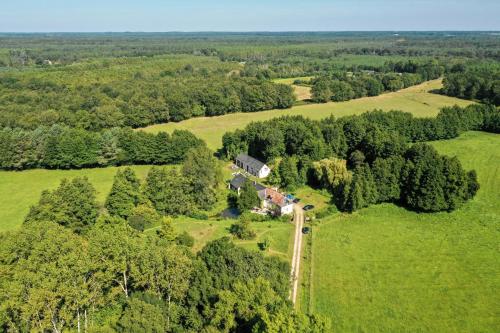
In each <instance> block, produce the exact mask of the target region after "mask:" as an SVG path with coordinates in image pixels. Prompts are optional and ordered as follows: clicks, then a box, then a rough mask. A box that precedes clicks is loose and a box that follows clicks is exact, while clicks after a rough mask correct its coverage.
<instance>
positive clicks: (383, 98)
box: [143, 80, 471, 149]
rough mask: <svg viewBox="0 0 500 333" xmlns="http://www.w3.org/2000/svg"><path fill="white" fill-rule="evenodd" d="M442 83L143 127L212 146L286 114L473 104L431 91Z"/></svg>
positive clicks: (422, 110)
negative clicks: (185, 133)
mask: <svg viewBox="0 0 500 333" xmlns="http://www.w3.org/2000/svg"><path fill="white" fill-rule="evenodd" d="M440 87H441V81H440V80H434V81H429V82H426V83H423V84H421V85H418V86H414V87H411V88H407V89H404V90H401V91H398V92H393V93H387V94H383V95H380V96H376V97H365V98H360V99H355V100H351V101H348V102H340V103H334V102H332V103H326V104H308V105H300V106H294V107H292V108H291V109H286V110H271V111H262V112H251V113H233V114H227V115H223V116H218V117H200V118H191V119H188V120H185V121H182V122H179V123H166V124H159V125H153V126H149V127H146V128H143V130H144V131H146V132H151V133H157V132H160V131H167V132H172V131H173V130H175V129H187V130H189V131H191V132H193V133H194V134H196V135H197V136H198V137H200V138H202V139H203V140H205V141H206V142H207V144H208V146H209V147H210V148H212V149H217V148H220V147H221V146H222V141H221V140H222V136H223V135H224V133H226V132H227V131H232V130H235V129H237V128H244V127H245V126H246V125H248V124H249V123H250V122H252V121H261V120H268V119H271V118H275V117H279V116H284V115H302V116H306V117H309V118H311V119H322V118H325V117H328V116H330V115H334V116H336V117H342V116H347V115H353V114H360V113H363V112H366V111H371V110H374V109H382V110H385V111H390V110H402V111H406V112H411V113H412V114H414V115H415V116H418V117H433V116H436V115H437V113H438V112H439V109H440V108H442V107H444V106H450V105H455V104H457V105H460V106H466V105H469V104H471V102H470V101H465V100H460V99H457V98H453V97H448V96H441V95H437V94H433V93H429V91H430V90H434V89H438V88H440Z"/></svg>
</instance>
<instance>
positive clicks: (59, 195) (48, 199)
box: [25, 178, 98, 233]
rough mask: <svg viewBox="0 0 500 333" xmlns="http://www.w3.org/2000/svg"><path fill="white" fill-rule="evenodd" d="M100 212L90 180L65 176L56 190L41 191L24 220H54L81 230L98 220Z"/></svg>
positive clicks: (27, 221) (86, 228)
mask: <svg viewBox="0 0 500 333" xmlns="http://www.w3.org/2000/svg"><path fill="white" fill-rule="evenodd" d="M97 214H98V205H97V202H96V197H95V189H94V187H93V186H92V184H90V182H89V181H88V179H87V178H74V179H73V180H71V181H68V180H66V179H63V181H62V182H61V185H59V187H58V188H57V189H55V190H54V191H44V192H42V195H41V197H40V201H39V203H38V205H36V206H32V207H31V209H30V212H29V213H28V216H27V217H26V219H25V223H31V222H35V221H44V222H55V223H58V224H60V225H63V226H65V227H68V228H70V229H72V230H73V231H75V232H77V233H81V232H84V231H86V230H88V229H89V228H90V227H91V226H92V225H93V224H94V223H95V221H96V218H97Z"/></svg>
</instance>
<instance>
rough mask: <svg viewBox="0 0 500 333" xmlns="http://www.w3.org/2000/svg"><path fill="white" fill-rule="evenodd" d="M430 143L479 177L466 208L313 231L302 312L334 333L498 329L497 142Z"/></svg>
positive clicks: (393, 212) (393, 214)
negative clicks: (320, 318)
mask: <svg viewBox="0 0 500 333" xmlns="http://www.w3.org/2000/svg"><path fill="white" fill-rule="evenodd" d="M433 144H434V146H435V147H436V148H437V149H438V150H439V151H440V152H441V153H443V154H447V155H457V156H458V157H459V159H460V160H461V162H462V164H463V166H464V167H465V168H466V169H472V168H473V169H475V170H476V171H477V173H478V177H479V182H480V184H481V189H480V191H479V192H478V194H477V196H476V197H475V198H474V199H473V200H472V201H471V202H468V203H466V204H465V205H464V206H463V207H462V208H460V209H459V210H457V211H455V212H452V213H438V214H417V213H414V212H409V211H407V210H405V209H404V208H401V207H397V206H395V205H392V204H382V205H377V206H373V207H369V208H366V209H363V210H361V211H359V212H358V213H355V214H352V215H343V214H338V215H335V216H332V217H330V218H327V219H325V220H323V221H321V222H319V224H318V226H316V227H314V230H313V236H312V237H313V238H312V254H311V256H312V262H311V263H312V265H309V266H307V265H306V266H305V268H306V270H308V269H312V271H307V276H310V277H311V278H312V279H311V282H312V283H311V284H310V288H309V290H306V291H302V293H301V296H302V297H301V300H302V304H301V308H302V309H303V310H306V311H307V310H309V311H311V312H313V313H320V314H323V315H326V316H328V317H330V318H331V320H332V323H333V327H334V329H335V331H336V332H369V333H374V332H499V331H500V298H499V297H498V295H499V292H500V259H499V258H500V247H499V244H500V205H499V203H500V201H499V200H500V164H499V161H500V135H495V134H488V133H479V132H469V133H466V134H464V135H462V136H461V137H459V138H457V139H454V140H449V141H441V142H435V143H433ZM305 255H306V256H307V253H306V254H305ZM307 276H306V278H307ZM304 295H305V296H306V297H304ZM307 295H310V296H311V297H308V296H307Z"/></svg>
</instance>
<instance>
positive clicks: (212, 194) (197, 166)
mask: <svg viewBox="0 0 500 333" xmlns="http://www.w3.org/2000/svg"><path fill="white" fill-rule="evenodd" d="M182 175H183V176H184V177H185V178H186V179H188V181H189V182H190V184H191V194H192V196H193V199H194V202H195V204H196V205H197V206H198V208H201V209H204V210H208V209H210V208H212V206H213V205H214V204H215V202H216V201H217V187H218V186H219V184H220V182H221V181H222V172H221V168H220V165H219V161H218V160H217V159H216V158H215V157H214V156H213V153H212V151H211V150H210V149H208V148H206V147H204V146H201V147H198V148H194V149H191V150H190V151H189V152H188V153H187V154H186V159H185V160H184V163H183V165H182Z"/></svg>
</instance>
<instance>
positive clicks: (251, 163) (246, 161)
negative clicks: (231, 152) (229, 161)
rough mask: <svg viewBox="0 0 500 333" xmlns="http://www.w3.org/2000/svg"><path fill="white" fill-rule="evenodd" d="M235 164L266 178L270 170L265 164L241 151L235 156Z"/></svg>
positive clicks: (250, 172) (254, 174)
mask: <svg viewBox="0 0 500 333" xmlns="http://www.w3.org/2000/svg"><path fill="white" fill-rule="evenodd" d="M235 164H236V165H237V166H238V167H239V168H242V169H243V170H245V171H246V172H248V173H249V174H251V175H253V176H255V177H258V178H266V177H267V176H269V173H270V172H271V169H269V167H268V166H267V165H266V164H264V163H262V162H261V161H259V160H257V159H255V158H253V157H251V156H248V155H247V154H243V153H241V154H239V155H238V156H236V160H235Z"/></svg>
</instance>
